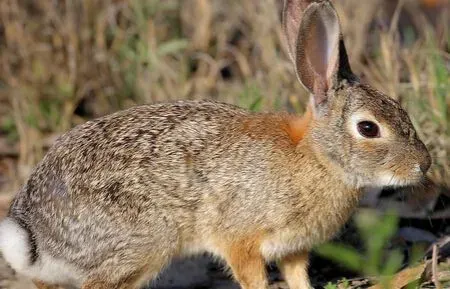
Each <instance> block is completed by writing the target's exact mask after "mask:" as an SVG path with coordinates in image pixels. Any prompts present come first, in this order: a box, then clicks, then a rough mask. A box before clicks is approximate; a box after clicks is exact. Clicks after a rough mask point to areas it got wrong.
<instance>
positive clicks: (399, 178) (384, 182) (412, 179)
mask: <svg viewBox="0 0 450 289" xmlns="http://www.w3.org/2000/svg"><path fill="white" fill-rule="evenodd" d="M423 178H424V174H423V173H422V172H421V171H420V169H419V170H412V171H411V172H409V173H408V174H400V173H398V172H389V171H387V172H383V173H381V174H380V175H379V176H378V177H377V179H376V180H375V185H376V186H377V187H404V186H410V185H415V184H418V183H420V182H421V181H422V180H423Z"/></svg>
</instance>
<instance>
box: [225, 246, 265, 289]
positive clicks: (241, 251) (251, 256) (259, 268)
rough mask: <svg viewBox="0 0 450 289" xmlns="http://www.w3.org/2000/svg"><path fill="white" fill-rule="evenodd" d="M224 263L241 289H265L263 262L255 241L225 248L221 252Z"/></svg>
mask: <svg viewBox="0 0 450 289" xmlns="http://www.w3.org/2000/svg"><path fill="white" fill-rule="evenodd" d="M223 256H224V257H225V260H226V262H227V263H228V265H229V266H230V268H231V271H232V272H233V276H234V278H235V279H236V281H238V282H239V284H240V285H241V288H242V289H267V288H268V287H269V286H268V282H267V276H266V268H265V265H266V264H265V261H264V258H263V256H262V255H261V252H260V250H259V242H258V241H257V240H255V239H251V240H244V241H242V242H236V243H234V244H233V245H231V246H226V247H225V249H224V252H223Z"/></svg>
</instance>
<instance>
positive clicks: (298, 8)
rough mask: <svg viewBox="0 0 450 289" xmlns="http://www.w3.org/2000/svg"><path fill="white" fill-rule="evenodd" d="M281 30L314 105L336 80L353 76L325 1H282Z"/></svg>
mask: <svg viewBox="0 0 450 289" xmlns="http://www.w3.org/2000/svg"><path fill="white" fill-rule="evenodd" d="M311 2H312V3H311ZM283 29H284V34H285V37H286V40H287V43H288V49H289V53H290V55H291V59H292V61H293V62H294V65H295V69H296V72H297V76H298V78H299V80H300V81H301V83H302V84H303V85H304V86H305V87H306V88H307V89H308V90H309V91H310V92H311V93H312V94H313V97H314V103H315V105H316V106H318V105H320V104H322V103H324V102H326V101H327V97H328V96H327V92H328V90H329V89H331V88H333V87H335V86H336V85H337V84H338V83H339V81H340V80H342V79H344V78H350V77H353V73H352V72H351V69H350V65H349V63H348V59H347V52H346V50H345V46H344V41H343V38H342V34H341V27H340V24H339V18H338V15H337V13H336V10H335V9H334V7H333V5H332V4H331V3H330V2H329V1H319V2H313V1H312V0H310V1H308V0H303V1H301V0H286V2H285V6H284V11H283Z"/></svg>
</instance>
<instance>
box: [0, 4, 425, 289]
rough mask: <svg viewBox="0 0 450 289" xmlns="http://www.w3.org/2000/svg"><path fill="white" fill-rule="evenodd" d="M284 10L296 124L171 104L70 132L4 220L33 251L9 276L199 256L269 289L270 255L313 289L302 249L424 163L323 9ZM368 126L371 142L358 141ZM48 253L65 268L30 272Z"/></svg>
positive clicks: (83, 282) (396, 108)
mask: <svg viewBox="0 0 450 289" xmlns="http://www.w3.org/2000/svg"><path fill="white" fill-rule="evenodd" d="M303 13H304V15H303ZM284 16H285V18H286V19H284V22H283V23H284V28H285V35H286V37H287V40H288V45H289V51H290V53H291V55H292V56H293V62H294V65H295V68H296V71H297V75H298V77H299V79H300V81H301V82H302V83H303V84H304V85H305V87H307V88H308V89H309V90H310V92H311V93H312V94H313V95H312V101H311V107H310V108H309V110H308V111H307V113H306V114H305V115H304V116H303V117H297V116H293V115H289V114H286V113H281V114H276V113H251V112H247V111H245V110H243V109H240V108H237V107H235V106H231V105H227V104H222V103H216V102H210V101H179V102H174V103H163V104H154V105H144V106H138V107H134V108H131V109H128V110H124V111H120V112H117V113H115V114H112V115H109V116H105V117H103V118H100V119H97V120H93V121H89V122H87V123H85V124H82V125H80V126H77V127H75V128H74V129H72V130H71V131H69V132H67V133H66V134H64V135H63V136H61V137H60V138H59V139H58V141H57V142H56V143H55V145H54V146H53V147H52V148H51V149H50V150H49V152H48V153H47V155H46V156H45V158H44V159H43V160H42V162H41V163H40V164H39V165H38V166H37V167H36V169H35V170H34V172H33V173H32V174H31V176H30V178H29V180H28V181H27V182H26V184H25V185H24V187H23V188H22V189H21V190H20V191H19V193H18V194H17V196H16V198H15V200H14V202H13V203H12V205H11V209H10V212H9V215H8V221H10V222H13V223H14V224H16V225H17V226H19V227H20V228H22V229H23V230H22V231H20V230H19V231H20V233H21V235H19V236H17V234H16V236H14V234H13V236H8V237H5V238H12V240H10V239H8V240H7V241H8V242H15V241H16V240H17V239H19V241H21V242H28V243H27V249H29V250H28V251H29V256H28V255H27V256H19V257H20V258H27V260H25V261H26V262H25V263H27V264H28V265H27V266H28V267H25V268H23V267H21V266H22V265H21V263H20V262H17V263H16V265H17V264H19V265H17V266H16V267H17V268H16V269H18V270H19V271H20V272H21V273H23V274H28V275H29V276H30V277H32V278H37V279H39V280H41V279H42V278H45V277H46V278H48V279H47V280H44V281H47V282H49V283H52V282H53V283H61V284H68V285H78V286H81V288H83V289H106V288H116V289H124V288H136V287H137V286H138V285H139V284H141V283H142V282H144V281H146V280H150V279H152V278H154V277H155V276H156V275H157V274H158V272H160V271H161V270H162V268H163V267H164V266H166V265H167V264H168V263H169V262H170V261H171V260H172V259H173V258H180V257H184V256H187V255H192V254H197V253H201V252H205V251H206V252H210V253H212V254H214V255H216V256H218V257H221V258H223V259H224V260H225V261H226V262H227V263H228V265H229V266H230V267H231V270H232V272H233V275H234V276H235V278H236V279H237V280H238V281H239V283H240V284H241V285H242V287H244V288H245V289H261V288H267V286H268V285H267V284H268V282H267V279H266V277H265V269H264V264H265V262H267V261H279V263H280V267H281V269H282V271H283V272H284V274H285V277H286V279H287V281H288V283H289V285H290V287H291V288H301V289H306V288H308V287H309V286H310V285H309V281H308V276H307V273H306V272H307V271H306V268H307V252H308V251H309V250H311V248H312V247H313V246H314V245H316V244H318V243H320V242H323V241H325V240H327V239H329V238H330V237H332V236H333V235H334V234H335V233H336V232H337V231H338V230H339V228H340V227H341V226H342V225H343V224H344V223H345V222H346V221H347V220H348V218H349V217H350V215H351V214H352V212H353V210H354V208H355V207H356V206H357V204H358V200H359V197H360V194H361V191H362V190H363V189H364V188H365V187H367V186H370V187H374V186H385V185H404V184H412V183H417V182H420V181H421V180H422V178H423V176H424V174H425V172H426V171H427V169H428V167H429V165H430V161H431V160H430V156H429V154H428V151H427V149H426V147H425V146H424V144H423V143H422V142H421V141H420V140H419V139H418V137H417V134H416V132H415V130H414V127H413V126H412V124H411V121H410V120H409V118H408V115H407V114H406V112H405V111H404V110H403V109H402V108H401V107H400V105H399V104H398V103H397V102H395V101H394V100H391V99H390V98H389V97H388V96H385V95H383V94H382V93H380V92H378V91H376V90H374V89H372V88H370V87H368V86H366V85H362V84H360V83H359V82H358V80H357V78H356V77H355V76H354V75H353V74H352V73H351V70H350V67H349V65H348V60H347V55H346V53H345V47H344V44H343V40H342V39H343V38H342V35H341V32H340V26H339V21H338V18H337V14H336V11H335V10H334V8H333V6H332V4H331V2H329V1H326V0H323V1H317V2H314V1H307V0H305V1H301V0H288V1H287V2H286V5H285V11H284ZM325 28H326V29H325ZM324 29H325V30H324ZM322 30H323V31H322ZM296 31H297V32H296ZM324 31H326V32H327V33H328V34H330V35H328V36H330V37H324V34H323V33H322V32H324ZM316 48H317V49H316ZM328 52H329V53H328ZM299 56H301V57H299ZM302 57H305V59H303V58H302ZM318 83H319V84H321V85H317V84H318ZM359 118H361V119H359ZM366 118H367V120H369V121H373V122H376V123H377V125H378V126H379V127H380V129H381V131H382V133H381V136H380V137H379V138H375V139H373V138H367V137H364V136H362V135H361V134H360V133H358V130H357V129H356V127H357V122H358V121H361V120H366ZM10 225H11V224H10ZM1 228H2V227H0V234H1V233H2V231H1ZM3 233H4V232H3ZM24 236H25V237H26V238H27V241H24V240H23V239H24V238H25V237H24ZM5 238H2V236H1V235H0V241H1V240H5ZM14 238H15V239H14ZM1 244H4V243H2V242H0V245H1ZM28 247H29V248H28ZM19 253H20V252H19ZM22 254H23V253H22ZM19 257H17V258H16V257H15V256H13V257H11V258H10V260H12V262H11V263H13V262H14V260H17V259H20V258H19ZM44 257H46V258H47V259H48V258H50V260H51V261H55V262H56V261H58V262H60V263H61V264H62V265H61V266H60V267H61V268H57V269H58V270H59V269H61V270H59V271H58V270H54V271H55V273H54V276H53V275H51V274H41V273H35V272H42V271H43V272H47V273H52V272H48V271H46V270H49V269H48V267H51V265H49V264H48V263H45V262H44V261H45V258H44ZM12 265H14V264H12ZM13 267H14V266H13ZM66 267H67V268H66ZM29 268H33V269H34V270H29ZM37 269H39V270H41V271H39V270H37ZM63 269H65V270H63ZM56 271H57V272H56ZM39 284H42V286H44V285H43V283H39ZM42 288H46V287H42ZM40 289H41V288H40Z"/></svg>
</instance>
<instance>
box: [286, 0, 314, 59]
mask: <svg viewBox="0 0 450 289" xmlns="http://www.w3.org/2000/svg"><path fill="white" fill-rule="evenodd" d="M312 2H314V0H285V1H284V7H283V16H282V20H283V32H284V37H285V38H286V42H287V48H288V52H289V56H290V57H291V60H292V62H294V63H295V55H296V51H297V48H296V47H297V37H298V31H299V29H300V23H301V21H302V15H303V12H304V11H305V10H306V8H307V7H308V5H309V4H311V3H312Z"/></svg>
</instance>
